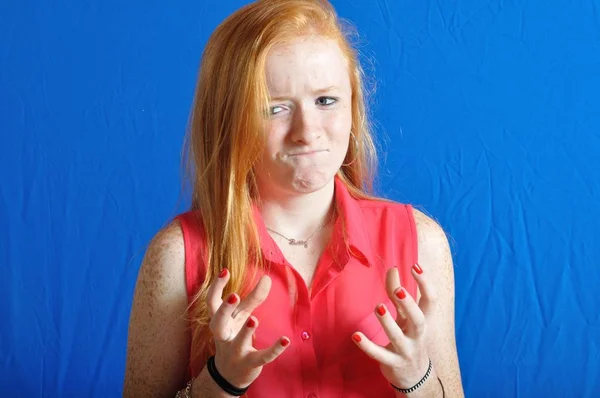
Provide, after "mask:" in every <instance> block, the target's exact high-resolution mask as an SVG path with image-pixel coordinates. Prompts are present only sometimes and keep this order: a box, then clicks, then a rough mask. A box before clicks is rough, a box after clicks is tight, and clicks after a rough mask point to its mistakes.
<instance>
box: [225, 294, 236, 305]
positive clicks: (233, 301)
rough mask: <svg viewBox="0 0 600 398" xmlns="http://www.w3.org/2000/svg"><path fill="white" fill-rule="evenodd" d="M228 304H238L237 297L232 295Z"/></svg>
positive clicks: (228, 299) (228, 298)
mask: <svg viewBox="0 0 600 398" xmlns="http://www.w3.org/2000/svg"><path fill="white" fill-rule="evenodd" d="M227 302H228V303H229V304H235V303H237V296H236V295H235V294H233V293H232V294H230V295H229V297H227Z"/></svg>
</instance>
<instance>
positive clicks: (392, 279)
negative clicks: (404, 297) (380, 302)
mask: <svg viewBox="0 0 600 398" xmlns="http://www.w3.org/2000/svg"><path fill="white" fill-rule="evenodd" d="M399 287H400V274H399V273H398V268H396V267H392V268H390V269H388V270H387V272H386V274H385V291H386V293H387V295H388V297H389V299H390V300H391V301H392V303H393V302H394V292H395V291H396V290H398V288H399Z"/></svg>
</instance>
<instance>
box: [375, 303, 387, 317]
mask: <svg viewBox="0 0 600 398" xmlns="http://www.w3.org/2000/svg"><path fill="white" fill-rule="evenodd" d="M377 313H378V314H379V316H384V315H385V306H384V305H383V304H379V305H378V306H377Z"/></svg>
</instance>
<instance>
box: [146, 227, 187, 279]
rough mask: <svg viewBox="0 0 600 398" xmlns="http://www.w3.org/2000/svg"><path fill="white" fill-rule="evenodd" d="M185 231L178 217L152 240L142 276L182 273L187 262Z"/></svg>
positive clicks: (152, 276)
mask: <svg viewBox="0 0 600 398" xmlns="http://www.w3.org/2000/svg"><path fill="white" fill-rule="evenodd" d="M184 246H185V245H184V239H183V231H182V228H181V223H180V222H179V220H178V219H175V220H173V221H171V222H170V223H169V224H168V225H167V226H166V227H164V228H162V229H161V230H160V231H158V232H157V233H156V235H155V236H154V237H153V238H152V240H151V241H150V244H149V245H148V249H147V250H146V254H145V256H144V260H143V262H142V267H141V269H140V272H141V276H145V277H150V278H156V277H159V276H160V275H161V274H162V275H164V274H170V273H182V272H183V271H184V269H183V265H184V262H185V247H184Z"/></svg>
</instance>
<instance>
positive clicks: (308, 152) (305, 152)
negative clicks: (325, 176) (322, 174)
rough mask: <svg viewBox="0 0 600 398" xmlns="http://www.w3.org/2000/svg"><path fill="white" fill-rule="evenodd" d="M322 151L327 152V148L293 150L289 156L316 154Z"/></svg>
mask: <svg viewBox="0 0 600 398" xmlns="http://www.w3.org/2000/svg"><path fill="white" fill-rule="evenodd" d="M321 152H327V149H312V150H308V151H301V152H293V153H290V154H289V155H288V156H289V157H296V156H308V155H315V154H317V153H321Z"/></svg>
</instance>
